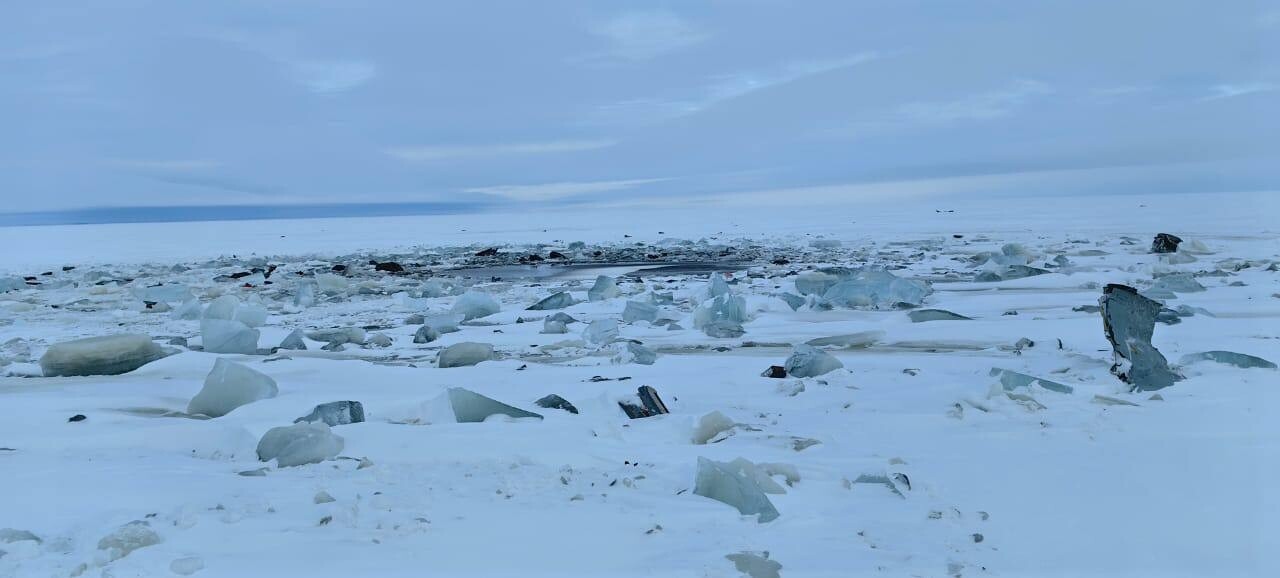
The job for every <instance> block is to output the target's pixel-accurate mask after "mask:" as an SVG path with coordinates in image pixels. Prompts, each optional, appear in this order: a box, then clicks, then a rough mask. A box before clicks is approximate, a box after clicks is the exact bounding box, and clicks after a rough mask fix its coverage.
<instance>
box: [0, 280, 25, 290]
mask: <svg viewBox="0 0 1280 578" xmlns="http://www.w3.org/2000/svg"><path fill="white" fill-rule="evenodd" d="M26 288H27V281H26V279H23V278H22V277H0V293H5V292H8V291H21V290H23V289H26Z"/></svg>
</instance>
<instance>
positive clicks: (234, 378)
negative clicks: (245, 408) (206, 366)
mask: <svg viewBox="0 0 1280 578" xmlns="http://www.w3.org/2000/svg"><path fill="white" fill-rule="evenodd" d="M279 392H280V390H279V388H278V387H276V381H275V380H274V379H271V377H270V376H268V375H266V374H263V373H260V372H258V371H255V370H253V369H250V368H248V367H246V366H244V365H241V364H239V363H235V362H233V361H228V360H226V359H221V358H220V359H218V360H217V361H215V362H214V363H213V370H212V371H210V372H209V375H207V376H205V378H204V387H202V388H201V389H200V392H199V393H197V394H196V396H195V397H193V398H191V403H190V404H187V413H192V414H204V415H207V416H209V417H221V416H224V415H227V414H228V413H231V411H232V410H234V409H235V408H237V407H240V406H242V405H246V404H250V403H253V402H255V401H258V400H260V399H267V398H272V397H275V396H276V394H278V393H279Z"/></svg>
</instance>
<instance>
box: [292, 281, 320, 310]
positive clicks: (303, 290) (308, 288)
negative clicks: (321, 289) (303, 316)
mask: <svg viewBox="0 0 1280 578" xmlns="http://www.w3.org/2000/svg"><path fill="white" fill-rule="evenodd" d="M293 304H294V305H297V306H298V307H311V306H312V305H315V304H316V282H315V281H299V282H298V285H297V289H295V290H294V293H293Z"/></svg>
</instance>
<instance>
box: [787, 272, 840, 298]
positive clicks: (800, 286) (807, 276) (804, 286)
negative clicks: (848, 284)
mask: <svg viewBox="0 0 1280 578" xmlns="http://www.w3.org/2000/svg"><path fill="white" fill-rule="evenodd" d="M839 282H840V277H838V276H836V275H831V274H828V273H823V272H821V271H806V272H804V273H801V274H799V275H796V292H797V293H799V294H801V295H822V294H823V293H826V292H827V289H830V288H831V286H832V285H835V284H836V283H839Z"/></svg>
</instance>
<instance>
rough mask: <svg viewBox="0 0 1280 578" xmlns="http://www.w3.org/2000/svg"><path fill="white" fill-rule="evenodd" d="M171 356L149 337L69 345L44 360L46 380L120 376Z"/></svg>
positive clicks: (100, 339)
mask: <svg viewBox="0 0 1280 578" xmlns="http://www.w3.org/2000/svg"><path fill="white" fill-rule="evenodd" d="M166 355H168V354H167V353H166V352H165V351H164V349H162V348H161V347H160V346H159V345H156V343H155V342H154V341H151V338H150V337H148V336H146V335H140V334H136V333H126V334H122V335H104V336H100V337H86V338H84V339H75V340H72V341H65V342H62V343H58V344H56V345H54V346H53V347H50V348H49V350H48V351H46V352H45V354H44V355H43V356H41V357H40V370H41V372H42V373H43V374H44V376H45V377H60V376H76V375H120V374H122V373H128V372H130V371H133V370H135V369H138V368H139V367H142V366H143V365H146V364H148V363H151V362H152V361H155V360H157V359H160V358H162V357H165V356H166Z"/></svg>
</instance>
